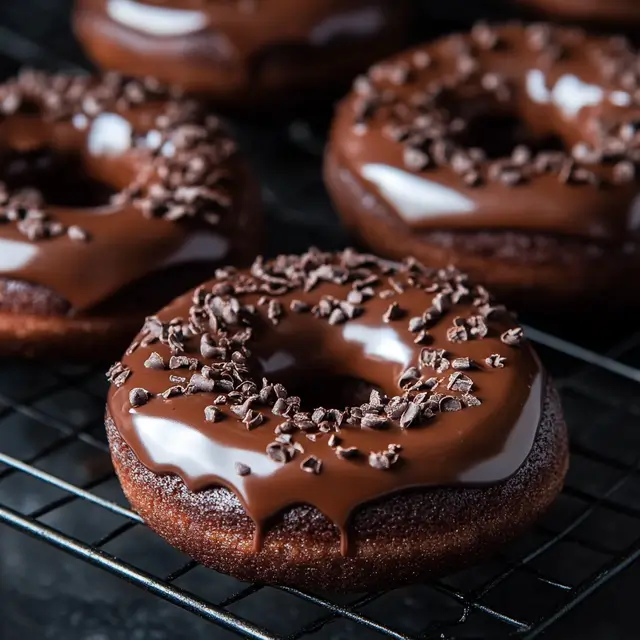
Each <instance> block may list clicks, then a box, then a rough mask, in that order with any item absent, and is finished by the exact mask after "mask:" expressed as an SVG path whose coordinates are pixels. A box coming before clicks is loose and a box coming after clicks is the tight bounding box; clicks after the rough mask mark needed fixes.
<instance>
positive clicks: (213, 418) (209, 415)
mask: <svg viewBox="0 0 640 640" xmlns="http://www.w3.org/2000/svg"><path fill="white" fill-rule="evenodd" d="M223 416H224V414H223V413H222V411H220V409H218V407H214V406H213V405H209V406H208V407H205V408H204V419H205V420H206V421H207V422H220V420H222V417H223Z"/></svg>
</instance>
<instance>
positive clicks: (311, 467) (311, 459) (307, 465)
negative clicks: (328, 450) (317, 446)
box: [300, 456, 322, 475]
mask: <svg viewBox="0 0 640 640" xmlns="http://www.w3.org/2000/svg"><path fill="white" fill-rule="evenodd" d="M300 468H301V469H302V470H303V471H306V472H307V473H313V474H314V475H318V474H319V473H320V472H321V471H322V460H319V459H318V458H316V457H315V456H308V457H307V458H305V459H304V460H303V461H302V462H301V463H300Z"/></svg>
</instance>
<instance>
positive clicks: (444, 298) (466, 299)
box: [108, 249, 523, 476]
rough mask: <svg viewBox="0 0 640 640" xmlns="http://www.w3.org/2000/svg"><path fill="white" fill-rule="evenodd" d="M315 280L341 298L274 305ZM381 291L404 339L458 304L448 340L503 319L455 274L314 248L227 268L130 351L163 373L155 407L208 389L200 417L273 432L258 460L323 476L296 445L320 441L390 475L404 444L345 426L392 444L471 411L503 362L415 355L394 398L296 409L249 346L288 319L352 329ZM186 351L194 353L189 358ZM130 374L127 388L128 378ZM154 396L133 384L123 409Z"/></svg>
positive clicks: (240, 467)
mask: <svg viewBox="0 0 640 640" xmlns="http://www.w3.org/2000/svg"><path fill="white" fill-rule="evenodd" d="M321 283H331V284H335V285H340V291H344V293H345V295H344V299H339V298H337V297H334V296H329V295H318V296H317V299H316V301H315V304H308V303H305V302H302V301H300V300H297V299H296V298H294V299H293V300H292V301H290V303H289V304H288V305H285V304H282V303H281V302H280V301H279V298H280V296H283V295H285V294H288V295H289V294H292V293H293V294H294V295H295V294H296V292H304V293H309V292H312V291H313V290H314V289H315V288H316V287H318V285H320V284H321ZM392 283H393V284H392ZM389 290H391V291H393V295H394V296H397V300H396V301H394V302H392V303H391V304H390V307H389V309H388V310H387V311H386V312H385V313H384V317H382V318H381V319H380V320H381V321H382V322H389V323H393V324H395V325H397V327H398V328H399V327H400V326H402V325H404V327H406V331H407V333H408V334H409V335H414V334H418V335H421V334H422V335H428V333H427V331H428V329H429V328H432V327H434V326H435V325H436V324H437V323H439V322H441V321H442V319H443V318H444V316H445V315H446V314H447V313H448V312H449V311H450V310H452V309H453V307H454V306H455V305H456V304H458V303H465V307H464V308H468V309H470V310H471V312H470V313H469V314H468V315H466V316H464V317H463V316H458V317H456V318H455V320H454V326H455V328H456V329H457V330H459V331H460V335H458V334H457V333H456V335H455V340H452V341H453V342H457V343H458V342H464V341H468V340H483V339H484V338H485V337H486V336H487V334H488V331H489V328H488V325H489V324H490V322H491V319H492V318H494V317H497V316H503V318H504V319H506V320H510V316H508V314H507V312H506V310H505V309H504V308H503V307H498V306H494V305H493V304H492V303H491V299H490V297H489V294H488V293H487V291H486V290H485V289H484V288H483V287H481V286H474V285H472V284H471V283H470V282H469V280H468V278H467V276H466V275H465V274H463V273H461V272H459V271H457V270H456V269H454V268H447V269H441V270H438V271H436V270H432V269H428V268H426V267H425V266H423V265H422V264H420V263H419V262H417V261H416V260H414V259H407V260H406V261H405V262H404V263H402V264H399V263H392V262H388V261H385V260H381V259H379V258H376V257H374V256H371V255H368V254H360V253H357V252H355V251H353V250H351V249H347V250H345V251H343V252H341V253H338V254H333V253H323V252H321V251H319V250H316V249H311V250H309V251H308V252H307V253H305V254H303V255H301V256H284V255H282V256H278V257H277V258H275V259H274V260H271V261H265V260H263V259H262V258H258V259H256V261H255V262H254V264H253V266H252V267H251V269H250V271H249V272H247V271H244V272H243V271H238V270H236V269H234V268H231V267H230V268H226V269H222V270H219V271H218V272H217V279H216V281H215V283H214V284H213V285H206V286H202V287H200V288H198V289H196V290H195V292H194V294H193V298H192V304H191V306H190V308H189V311H188V317H186V318H185V317H177V318H173V319H171V320H170V321H169V322H163V321H161V320H160V319H159V318H158V317H156V316H153V317H150V318H148V319H147V321H146V323H145V326H144V328H143V330H142V332H141V334H140V335H139V336H138V338H137V339H136V341H135V342H134V343H133V344H132V345H131V347H130V348H129V351H128V353H129V354H131V353H133V352H134V351H135V350H137V349H140V348H145V349H148V350H149V352H150V353H149V355H148V357H147V358H146V360H145V361H144V367H146V368H149V369H155V370H159V371H167V373H168V383H169V384H168V386H167V388H166V390H164V391H163V392H161V393H158V394H157V398H156V401H162V400H167V399H169V398H176V397H179V396H190V395H193V394H199V393H205V394H207V395H209V396H210V397H211V402H210V403H209V404H208V406H207V407H206V408H205V410H204V415H203V416H202V420H203V421H207V422H212V423H217V422H220V421H223V420H231V421H235V422H237V423H238V425H239V426H240V428H246V429H248V430H253V429H271V430H272V431H273V441H272V442H271V443H270V444H269V445H268V446H267V448H266V451H265V454H266V455H267V456H268V457H269V458H270V459H271V460H273V461H275V462H277V463H281V464H288V463H291V462H292V461H294V460H296V459H297V460H298V461H299V465H300V468H301V470H302V471H304V472H306V473H311V474H320V473H321V472H322V469H323V462H322V460H321V459H319V458H317V457H314V456H305V446H304V442H305V440H311V441H313V442H316V441H318V439H321V438H324V439H325V440H326V442H327V448H328V454H331V455H335V456H337V457H338V458H339V459H341V460H345V461H351V460H357V459H363V460H366V461H368V464H369V465H370V466H371V467H372V468H375V469H379V470H388V469H391V468H392V467H394V466H395V465H396V464H397V463H398V462H399V460H400V459H401V457H402V448H401V446H400V445H398V444H394V443H393V442H391V441H390V444H389V445H388V447H387V449H386V450H383V451H362V450H360V449H359V448H357V447H355V446H353V445H352V443H350V442H349V437H350V434H353V433H354V430H359V429H364V430H377V431H389V432H390V437H391V434H392V433H393V429H401V430H404V429H413V428H416V427H420V426H422V425H428V424H429V423H431V422H432V421H434V420H436V419H437V416H438V414H440V413H446V412H456V411H461V410H467V409H470V408H473V407H476V406H478V405H480V404H481V403H482V401H481V399H480V398H479V397H477V395H476V394H475V386H474V381H473V373H474V370H479V369H482V368H485V369H486V370H490V369H496V368H503V367H504V366H505V364H506V363H507V358H505V357H504V356H502V355H499V354H492V353H490V352H487V355H486V359H485V360H484V362H474V361H473V360H472V359H471V358H469V357H464V356H462V357H455V358H454V357H452V356H450V354H449V353H448V352H447V351H446V350H444V349H434V348H431V347H428V346H427V347H422V348H421V349H420V350H419V358H418V361H417V362H416V363H415V365H414V366H411V367H408V368H407V369H406V370H405V371H404V372H402V374H401V375H400V377H399V379H398V381H397V393H396V394H395V395H391V396H387V395H385V394H384V393H382V392H381V391H379V390H377V389H373V390H371V392H370V395H369V398H368V400H367V401H366V402H364V403H362V404H360V405H358V406H347V407H343V408H325V407H316V408H315V409H313V410H311V411H306V410H303V409H302V408H301V399H300V397H298V396H295V395H292V394H291V393H290V392H289V391H288V390H287V389H286V388H285V386H284V385H282V384H280V383H273V382H271V381H270V380H268V379H267V378H262V379H261V380H260V379H258V378H259V376H256V375H255V369H253V362H255V361H252V353H251V345H252V342H253V341H256V340H258V337H257V334H258V333H260V332H264V331H269V330H270V329H269V327H271V326H273V325H276V324H278V323H279V322H283V321H285V320H286V318H287V317H288V316H295V315H298V314H308V315H311V316H314V317H315V318H316V319H317V321H318V322H326V323H327V324H328V325H335V324H341V323H346V322H350V321H352V320H353V319H355V318H358V317H360V316H362V315H363V314H367V313H370V311H369V309H368V304H369V302H370V301H372V300H374V299H376V298H383V299H384V298H385V297H387V295H386V293H385V292H387V291H389ZM416 290H418V291H421V292H423V293H424V296H425V309H424V312H423V313H422V314H421V315H420V316H419V317H412V318H409V317H407V315H408V314H407V313H406V311H405V310H404V309H403V308H402V293H404V292H405V291H416ZM399 292H402V293H399ZM247 297H248V298H249V303H246V298H247ZM289 298H290V295H289ZM243 299H244V300H243ZM251 301H257V303H256V304H253V303H252V302H251ZM391 309H393V311H391ZM509 324H511V322H507V326H508V325H509ZM453 337H454V336H453V335H452V336H451V337H450V338H449V339H450V340H451V339H452V338H453ZM522 339H523V334H522V330H521V329H520V328H514V329H511V330H509V331H507V332H506V333H504V334H503V336H502V341H503V342H504V343H505V344H507V345H509V346H510V347H513V348H517V346H518V345H519V344H520V343H521V341H522ZM155 344H163V345H165V346H166V347H167V348H168V352H169V353H170V354H171V355H170V356H168V358H167V357H163V356H162V355H161V354H160V353H158V352H157V351H155V350H154V349H153V345H155ZM194 353H198V354H199V356H197V357H194V356H193V355H187V354H194ZM129 375H130V372H129V370H128V369H127V368H126V367H123V366H122V365H121V364H119V363H116V365H114V367H112V368H111V370H110V371H109V374H108V376H109V379H110V381H111V382H112V383H113V384H115V385H119V384H122V383H123V382H124V380H126V379H127V378H128V376H129ZM131 375H132V379H133V382H134V383H135V372H134V373H133V374H131ZM123 376H124V377H123ZM152 398H153V395H152V394H151V393H150V392H149V391H147V390H146V389H143V388H139V387H136V388H133V389H132V390H131V391H130V395H129V401H130V403H131V406H132V407H139V406H141V405H144V404H145V403H147V402H149V401H151V400H152ZM236 469H237V472H238V474H239V475H243V476H244V475H248V474H250V473H251V470H250V469H249V468H248V467H247V465H245V464H243V463H242V461H239V462H238V464H237V465H236Z"/></svg>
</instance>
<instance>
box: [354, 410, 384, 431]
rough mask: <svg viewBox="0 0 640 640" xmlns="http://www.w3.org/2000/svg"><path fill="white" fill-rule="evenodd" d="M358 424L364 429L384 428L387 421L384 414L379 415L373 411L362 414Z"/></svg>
mask: <svg viewBox="0 0 640 640" xmlns="http://www.w3.org/2000/svg"><path fill="white" fill-rule="evenodd" d="M360 424H361V425H362V426H363V427H364V428H365V429H384V428H386V427H387V426H388V424H389V421H388V420H387V417H386V416H379V415H376V414H375V413H367V414H365V415H364V416H362V419H361V420H360Z"/></svg>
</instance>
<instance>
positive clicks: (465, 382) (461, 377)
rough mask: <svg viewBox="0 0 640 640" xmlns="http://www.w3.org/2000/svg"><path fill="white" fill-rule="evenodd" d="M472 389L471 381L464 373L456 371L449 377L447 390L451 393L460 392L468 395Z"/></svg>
mask: <svg viewBox="0 0 640 640" xmlns="http://www.w3.org/2000/svg"><path fill="white" fill-rule="evenodd" d="M472 388H473V380H472V379H471V378H470V377H469V376H466V375H465V374H464V373H460V372H459V371H456V373H452V374H451V375H450V376H449V383H448V384H447V389H449V390H451V391H461V392H462V393H469V391H471V389H472Z"/></svg>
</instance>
